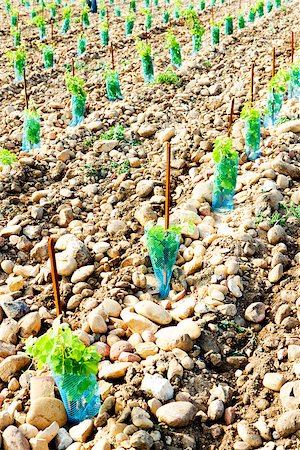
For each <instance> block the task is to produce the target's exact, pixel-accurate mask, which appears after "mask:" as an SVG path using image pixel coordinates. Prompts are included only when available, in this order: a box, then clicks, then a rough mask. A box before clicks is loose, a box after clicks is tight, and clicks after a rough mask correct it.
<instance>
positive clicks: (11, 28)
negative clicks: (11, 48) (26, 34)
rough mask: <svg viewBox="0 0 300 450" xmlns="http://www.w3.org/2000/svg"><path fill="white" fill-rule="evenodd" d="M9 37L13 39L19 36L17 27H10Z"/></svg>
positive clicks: (19, 32)
mask: <svg viewBox="0 0 300 450" xmlns="http://www.w3.org/2000/svg"><path fill="white" fill-rule="evenodd" d="M10 35H11V36H13V37H15V36H16V35H19V36H20V35H21V31H20V30H19V29H18V28H17V27H10Z"/></svg>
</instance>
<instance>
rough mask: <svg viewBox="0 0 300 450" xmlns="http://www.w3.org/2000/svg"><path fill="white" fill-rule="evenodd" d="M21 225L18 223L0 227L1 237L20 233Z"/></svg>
mask: <svg viewBox="0 0 300 450" xmlns="http://www.w3.org/2000/svg"><path fill="white" fill-rule="evenodd" d="M21 231H22V227H21V226H20V225H11V226H9V227H5V228H2V230H1V231H0V236H2V237H9V236H12V235H17V236H18V235H19V234H21Z"/></svg>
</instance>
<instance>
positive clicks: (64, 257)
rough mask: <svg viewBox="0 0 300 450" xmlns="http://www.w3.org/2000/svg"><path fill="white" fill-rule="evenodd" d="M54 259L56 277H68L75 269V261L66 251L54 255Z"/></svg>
mask: <svg viewBox="0 0 300 450" xmlns="http://www.w3.org/2000/svg"><path fill="white" fill-rule="evenodd" d="M55 257H56V266H57V273H58V275H61V276H64V277H69V276H70V275H72V274H73V273H74V272H75V270H76V269H77V262H76V259H75V258H74V257H73V255H71V254H70V253H69V252H67V251H66V250H65V251H63V252H61V253H56V256H55Z"/></svg>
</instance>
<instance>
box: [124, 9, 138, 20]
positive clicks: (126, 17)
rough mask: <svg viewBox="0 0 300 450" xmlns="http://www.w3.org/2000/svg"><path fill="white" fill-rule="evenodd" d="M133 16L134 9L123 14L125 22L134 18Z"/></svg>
mask: <svg viewBox="0 0 300 450" xmlns="http://www.w3.org/2000/svg"><path fill="white" fill-rule="evenodd" d="M135 18H136V16H135V13H134V11H128V13H127V14H126V16H125V20H126V21H127V22H133V21H134V20H135Z"/></svg>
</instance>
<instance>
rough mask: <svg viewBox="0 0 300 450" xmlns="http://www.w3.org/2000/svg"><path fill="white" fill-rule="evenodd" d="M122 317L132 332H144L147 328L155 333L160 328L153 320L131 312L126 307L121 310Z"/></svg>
mask: <svg viewBox="0 0 300 450" xmlns="http://www.w3.org/2000/svg"><path fill="white" fill-rule="evenodd" d="M121 318H122V320H123V321H124V323H125V324H126V325H127V326H128V328H129V329H130V331H131V332H132V333H139V334H142V333H143V331H146V330H150V331H152V332H153V333H156V331H157V330H158V325H156V324H155V323H154V322H152V321H151V320H149V319H147V318H146V317H143V316H141V315H139V314H136V313H132V312H129V311H127V310H126V309H123V311H122V312H121Z"/></svg>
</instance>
